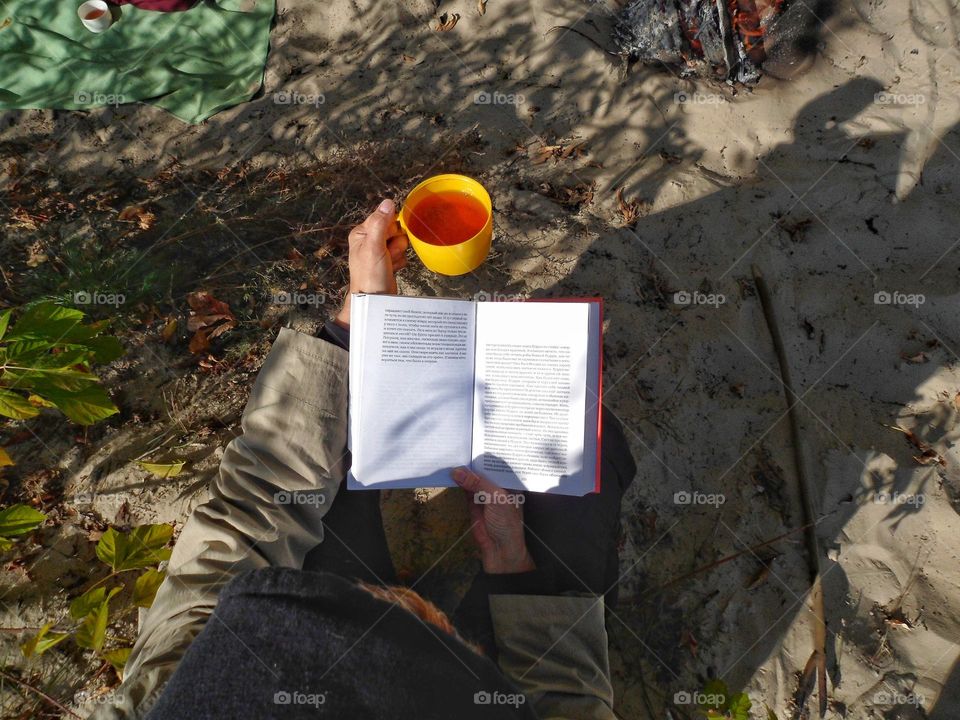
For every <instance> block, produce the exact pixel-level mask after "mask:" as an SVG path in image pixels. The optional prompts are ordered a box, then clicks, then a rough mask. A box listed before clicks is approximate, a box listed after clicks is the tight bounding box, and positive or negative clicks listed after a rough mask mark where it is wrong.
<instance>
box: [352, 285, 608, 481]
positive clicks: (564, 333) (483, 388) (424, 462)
mask: <svg viewBox="0 0 960 720" xmlns="http://www.w3.org/2000/svg"><path fill="white" fill-rule="evenodd" d="M602 311H603V304H602V301H601V300H600V299H599V298H597V299H593V300H585V301H577V300H563V301H553V302H550V301H547V302H538V301H518V302H475V301H472V300H453V299H445V298H416V297H402V296H397V295H362V294H361V295H354V296H353V298H352V299H351V309H350V433H349V442H348V445H349V447H350V450H351V452H352V454H353V465H352V467H351V470H350V473H349V474H348V476H347V482H348V487H349V488H352V489H361V488H371V489H376V488H412V487H445V486H450V485H454V484H455V483H454V482H453V480H452V479H451V478H450V470H451V469H452V468H454V467H458V466H461V465H463V466H467V467H470V468H472V469H473V470H474V471H475V472H478V473H480V474H482V475H485V476H487V477H488V478H490V480H492V481H493V482H495V483H497V484H498V485H500V486H501V487H504V488H508V489H512V490H532V491H537V492H552V493H560V494H563V495H584V494H586V493H589V492H595V491H598V490H599V489H600V473H599V457H600V447H599V445H600V442H599V439H600V393H601V321H602Z"/></svg>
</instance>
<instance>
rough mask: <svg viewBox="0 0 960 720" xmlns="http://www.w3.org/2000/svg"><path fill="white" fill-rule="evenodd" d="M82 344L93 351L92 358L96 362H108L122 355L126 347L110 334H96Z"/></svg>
mask: <svg viewBox="0 0 960 720" xmlns="http://www.w3.org/2000/svg"><path fill="white" fill-rule="evenodd" d="M84 345H85V346H86V347H87V348H88V349H89V350H91V351H92V352H93V359H94V360H95V361H97V362H98V363H108V362H112V361H114V360H116V359H117V358H119V357H123V354H124V353H125V352H126V349H125V348H124V347H123V344H122V343H121V342H120V341H119V340H118V339H117V338H115V337H113V336H112V335H98V336H97V337H93V338H90V339H89V340H87V342H86V343H84Z"/></svg>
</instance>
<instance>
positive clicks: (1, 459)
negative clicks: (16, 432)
mask: <svg viewBox="0 0 960 720" xmlns="http://www.w3.org/2000/svg"><path fill="white" fill-rule="evenodd" d="M9 465H13V460H12V459H11V457H10V455H9V453H7V451H6V450H4V449H3V448H2V447H0V467H5V466H9Z"/></svg>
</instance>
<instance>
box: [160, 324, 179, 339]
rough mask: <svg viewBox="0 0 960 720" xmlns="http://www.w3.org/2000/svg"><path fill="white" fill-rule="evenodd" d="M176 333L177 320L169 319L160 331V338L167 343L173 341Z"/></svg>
mask: <svg viewBox="0 0 960 720" xmlns="http://www.w3.org/2000/svg"><path fill="white" fill-rule="evenodd" d="M176 332H177V319H176V318H170V319H169V320H167V322H166V323H164V326H163V330H161V331H160V338H161V339H162V340H163V341H164V342H165V343H168V342H170V341H171V340H172V339H173V336H174V333H176Z"/></svg>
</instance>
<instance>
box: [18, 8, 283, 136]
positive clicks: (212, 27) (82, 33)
mask: <svg viewBox="0 0 960 720" xmlns="http://www.w3.org/2000/svg"><path fill="white" fill-rule="evenodd" d="M81 2H82V0H5V1H4V2H2V3H0V109H22V108H69V109H89V108H91V107H95V106H102V105H119V104H122V103H129V102H136V101H141V100H142V101H148V102H151V103H153V104H155V105H159V106H160V107H162V108H164V109H166V110H169V111H170V112H171V113H173V114H174V115H176V116H177V117H178V118H180V119H181V120H183V121H185V122H190V123H198V122H201V121H202V120H205V119H206V118H208V117H210V116H211V115H213V114H214V113H216V112H218V111H220V110H223V109H224V108H227V107H230V106H232V105H236V104H238V103H241V102H245V101H247V100H249V99H250V98H251V97H253V95H254V93H256V92H257V91H258V90H259V88H260V85H261V84H262V82H263V67H264V64H265V63H266V58H267V49H268V46H269V40H270V23H271V21H272V19H273V14H274V9H275V2H276V0H216V3H214V2H213V1H212V0H205V2H201V3H200V4H198V5H196V6H195V7H194V8H192V9H191V10H187V11H186V12H176V13H159V12H150V11H147V10H139V9H137V8H135V7H133V6H132V5H122V6H120V8H119V10H120V12H121V13H122V15H121V17H120V19H119V20H117V21H116V22H115V23H114V24H113V25H112V26H111V27H110V28H109V29H108V30H106V31H105V32H103V33H100V34H99V35H97V34H94V33H91V32H90V31H88V30H87V29H86V28H85V27H84V26H83V24H82V23H81V22H80V18H79V17H77V8H78V7H79V6H80V4H81ZM115 10H116V9H115Z"/></svg>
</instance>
